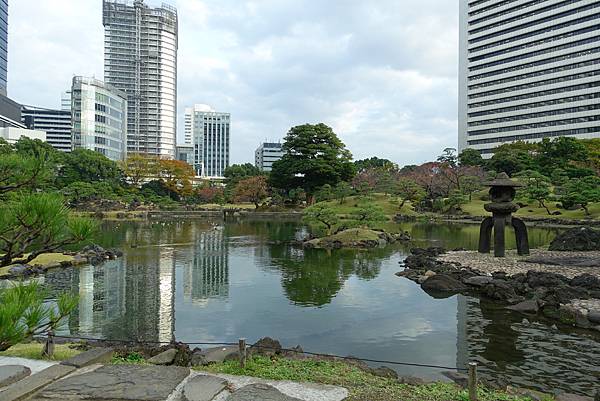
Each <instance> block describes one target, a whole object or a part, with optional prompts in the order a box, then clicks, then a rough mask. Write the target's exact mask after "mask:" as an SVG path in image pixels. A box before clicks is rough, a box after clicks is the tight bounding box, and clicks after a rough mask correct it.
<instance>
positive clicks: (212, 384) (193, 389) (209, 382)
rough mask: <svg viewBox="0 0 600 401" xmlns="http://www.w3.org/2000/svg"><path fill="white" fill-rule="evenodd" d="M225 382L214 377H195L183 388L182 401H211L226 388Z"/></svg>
mask: <svg viewBox="0 0 600 401" xmlns="http://www.w3.org/2000/svg"><path fill="white" fill-rule="evenodd" d="M227 385H228V383H227V380H225V379H221V378H220V377H215V376H204V375H202V376H195V377H192V378H191V379H190V380H188V381H187V383H186V384H185V386H184V387H183V399H184V401H212V400H213V399H214V398H215V397H216V396H217V395H218V394H219V393H221V392H222V391H223V390H225V389H226V388H227Z"/></svg>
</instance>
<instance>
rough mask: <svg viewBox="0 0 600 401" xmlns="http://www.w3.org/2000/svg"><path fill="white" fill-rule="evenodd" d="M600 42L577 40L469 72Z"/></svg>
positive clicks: (595, 37)
mask: <svg viewBox="0 0 600 401" xmlns="http://www.w3.org/2000/svg"><path fill="white" fill-rule="evenodd" d="M599 41H600V36H593V37H591V38H586V39H581V40H576V41H575V42H571V43H565V44H564V45H559V46H553V47H548V48H547V49H542V50H536V51H533V52H529V53H524V54H519V55H518V56H512V57H508V58H505V59H502V60H497V61H491V62H489V63H485V64H480V65H477V66H474V67H471V68H469V71H477V70H482V69H485V68H489V67H493V66H496V65H502V64H507V63H512V62H513V61H517V60H524V59H526V58H531V57H536V56H541V55H542V54H548V53H554V52H557V51H560V50H564V49H570V48H572V47H577V46H583V45H587V44H589V43H595V42H599Z"/></svg>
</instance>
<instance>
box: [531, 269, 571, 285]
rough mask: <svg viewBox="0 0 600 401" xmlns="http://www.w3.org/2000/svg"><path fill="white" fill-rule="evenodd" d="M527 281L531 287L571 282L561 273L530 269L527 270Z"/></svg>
mask: <svg viewBox="0 0 600 401" xmlns="http://www.w3.org/2000/svg"><path fill="white" fill-rule="evenodd" d="M527 283H528V284H529V286H530V287H531V288H538V287H546V288H553V287H559V286H564V285H566V284H568V283H569V280H568V279H567V278H566V277H565V276H561V275H560V274H556V273H545V272H537V271H533V270H530V271H528V272H527Z"/></svg>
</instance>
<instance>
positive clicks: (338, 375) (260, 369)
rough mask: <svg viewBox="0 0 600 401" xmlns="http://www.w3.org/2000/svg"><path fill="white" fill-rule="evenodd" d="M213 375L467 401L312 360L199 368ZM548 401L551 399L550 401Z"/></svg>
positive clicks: (375, 400)
mask: <svg viewBox="0 0 600 401" xmlns="http://www.w3.org/2000/svg"><path fill="white" fill-rule="evenodd" d="M199 369H202V370H205V371H208V372H212V373H224V374H230V375H238V376H239V375H243V376H253V377H259V378H263V379H269V380H292V381H299V382H313V383H321V384H330V385H335V386H342V387H345V388H347V389H348V390H349V392H350V397H349V398H347V401H399V400H402V401H467V400H468V399H469V398H468V394H467V392H466V391H465V390H462V389H460V388H459V387H457V386H456V385H454V384H451V383H433V384H426V385H419V386H408V385H405V384H400V383H399V382H398V381H396V380H392V379H385V378H381V377H377V376H374V375H372V374H370V373H367V372H365V371H363V370H361V369H359V368H358V367H356V366H353V365H350V364H346V363H342V362H331V361H319V360H313V359H307V360H291V359H274V360H271V359H269V358H264V357H256V358H253V359H250V360H248V362H247V364H246V367H245V368H244V369H242V368H240V366H239V362H236V361H230V362H224V363H221V364H215V365H210V366H208V367H203V368H199ZM479 400H480V401H527V400H528V399H526V398H519V397H514V396H510V395H507V394H506V393H502V392H496V391H489V390H486V389H483V388H481V389H479ZM549 400H550V399H549Z"/></svg>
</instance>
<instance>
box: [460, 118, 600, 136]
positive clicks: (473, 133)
mask: <svg viewBox="0 0 600 401" xmlns="http://www.w3.org/2000/svg"><path fill="white" fill-rule="evenodd" d="M590 121H600V115H595V116H587V117H577V118H567V119H564V120H555V121H544V122H542V123H532V124H521V125H513V126H510V127H500V128H489V129H482V130H477V131H469V132H468V134H469V136H477V135H486V134H500V133H502V132H511V131H522V130H526V129H534V128H545V127H556V126H559V125H569V124H581V123H587V122H590Z"/></svg>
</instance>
